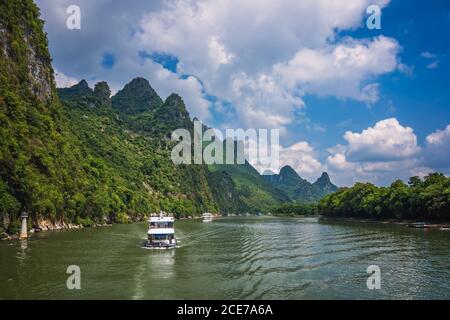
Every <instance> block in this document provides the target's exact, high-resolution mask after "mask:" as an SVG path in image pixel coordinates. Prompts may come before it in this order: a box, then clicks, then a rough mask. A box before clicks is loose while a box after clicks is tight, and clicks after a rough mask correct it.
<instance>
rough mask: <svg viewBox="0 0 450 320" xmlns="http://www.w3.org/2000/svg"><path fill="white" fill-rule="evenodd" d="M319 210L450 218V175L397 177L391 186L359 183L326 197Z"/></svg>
mask: <svg viewBox="0 0 450 320" xmlns="http://www.w3.org/2000/svg"><path fill="white" fill-rule="evenodd" d="M319 213H320V214H322V215H324V216H331V217H356V218H370V219H388V218H395V219H423V220H439V221H450V178H447V177H445V176H444V175H443V174H441V173H432V174H430V175H428V176H426V177H425V179H424V180H421V179H420V178H419V177H412V178H410V179H409V182H408V185H406V184H405V183H403V182H402V181H401V180H397V181H395V182H394V183H392V184H391V185H390V186H389V187H376V186H374V185H373V184H370V183H356V184H355V185H354V186H353V187H351V188H341V189H339V190H338V191H337V192H335V193H332V194H330V195H328V196H326V197H325V198H323V199H322V200H321V201H320V203H319Z"/></svg>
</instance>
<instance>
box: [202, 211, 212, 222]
mask: <svg viewBox="0 0 450 320" xmlns="http://www.w3.org/2000/svg"><path fill="white" fill-rule="evenodd" d="M202 218H203V222H211V221H212V219H213V215H212V214H211V213H209V212H205V213H204V214H203V215H202Z"/></svg>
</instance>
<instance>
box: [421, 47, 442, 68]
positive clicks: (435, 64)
mask: <svg viewBox="0 0 450 320" xmlns="http://www.w3.org/2000/svg"><path fill="white" fill-rule="evenodd" d="M420 56H421V57H422V58H425V59H427V60H431V62H430V63H429V64H427V68H428V69H437V68H438V67H439V60H438V56H437V55H436V54H434V53H431V52H428V51H424V52H422V53H421V54H420Z"/></svg>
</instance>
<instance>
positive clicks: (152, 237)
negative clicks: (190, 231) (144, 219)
mask: <svg viewBox="0 0 450 320" xmlns="http://www.w3.org/2000/svg"><path fill="white" fill-rule="evenodd" d="M148 222H149V227H148V232H147V243H146V244H145V246H146V247H147V248H150V249H171V248H175V247H176V246H177V238H175V229H174V227H173V224H174V218H173V217H169V216H166V215H164V214H163V213H162V212H161V213H160V215H159V216H155V217H150V219H148Z"/></svg>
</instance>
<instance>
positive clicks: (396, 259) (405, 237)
mask: <svg viewBox="0 0 450 320" xmlns="http://www.w3.org/2000/svg"><path fill="white" fill-rule="evenodd" d="M175 227H176V236H177V237H178V238H179V241H180V246H179V248H176V249H174V250H156V251H155V250H146V249H143V248H141V245H142V242H143V239H144V238H145V235H146V229H147V225H146V224H144V223H139V224H130V225H114V226H111V227H101V228H87V229H80V230H68V231H67V230H66V231H54V232H42V233H39V234H35V235H33V236H32V237H31V238H30V239H29V240H27V241H25V242H24V241H22V242H21V241H18V240H14V241H0V299H450V231H441V230H417V229H409V228H406V227H405V226H399V225H384V224H368V223H348V222H346V223H344V222H342V223H336V222H333V223H331V222H326V223H325V222H319V221H318V220H317V219H316V218H278V217H236V218H220V219H216V220H214V221H213V222H212V223H202V222H201V221H195V220H186V221H176V224H175ZM69 265H77V266H79V267H80V271H81V289H80V290H69V289H68V288H67V286H66V281H67V278H68V277H69V276H70V274H67V273H66V271H67V267H68V266H69ZM370 265H377V266H379V268H380V270H381V274H380V282H381V289H379V290H376V289H375V290H369V289H368V288H367V285H366V282H367V278H368V277H369V274H367V267H368V266H370Z"/></svg>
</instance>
